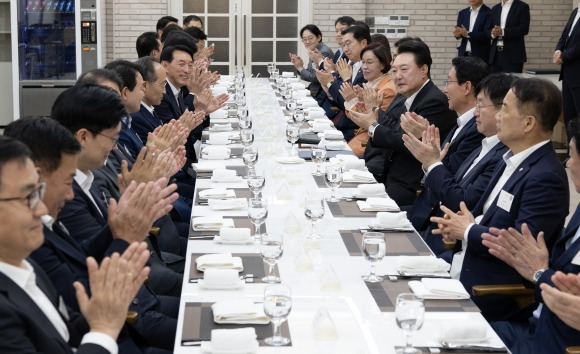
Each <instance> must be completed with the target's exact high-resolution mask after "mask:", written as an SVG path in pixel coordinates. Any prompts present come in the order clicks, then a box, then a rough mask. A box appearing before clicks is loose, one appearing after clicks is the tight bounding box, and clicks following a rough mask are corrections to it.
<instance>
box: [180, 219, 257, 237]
mask: <svg viewBox="0 0 580 354" xmlns="http://www.w3.org/2000/svg"><path fill="white" fill-rule="evenodd" d="M225 218H226V219H233V220H234V227H236V228H240V227H246V228H248V229H250V230H252V234H253V233H254V224H252V222H251V221H250V219H249V218H248V217H247V216H225ZM260 231H261V232H262V233H266V232H268V230H267V229H266V223H263V224H262V225H261V226H260ZM218 234H219V231H209V230H201V231H193V229H192V228H191V227H190V228H189V236H193V237H195V236H198V237H199V236H207V237H208V238H213V236H215V235H218ZM203 239H204V238H200V239H199V240H203ZM189 240H190V241H192V239H189ZM193 240H196V239H193ZM205 240H206V241H207V238H205Z"/></svg>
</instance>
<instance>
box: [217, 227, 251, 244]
mask: <svg viewBox="0 0 580 354" xmlns="http://www.w3.org/2000/svg"><path fill="white" fill-rule="evenodd" d="M250 237H251V236H250V229H249V228H247V227H240V228H231V227H222V228H221V229H220V239H221V240H222V241H229V242H235V241H247V240H249V239H250Z"/></svg>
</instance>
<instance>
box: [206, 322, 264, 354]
mask: <svg viewBox="0 0 580 354" xmlns="http://www.w3.org/2000/svg"><path fill="white" fill-rule="evenodd" d="M256 338H257V336H256V329H255V328H254V327H246V328H233V329H212V331H211V341H209V342H201V351H202V352H203V353H212V354H224V353H255V352H257V351H258V348H259V346H260V344H259V343H258V340H257V339H256Z"/></svg>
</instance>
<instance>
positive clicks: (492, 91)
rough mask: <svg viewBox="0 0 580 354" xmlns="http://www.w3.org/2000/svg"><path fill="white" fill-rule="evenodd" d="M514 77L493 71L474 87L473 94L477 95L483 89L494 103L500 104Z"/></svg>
mask: <svg viewBox="0 0 580 354" xmlns="http://www.w3.org/2000/svg"><path fill="white" fill-rule="evenodd" d="M514 79H515V76H512V75H509V74H505V73H495V74H491V75H489V76H486V77H484V78H483V79H482V80H481V81H480V82H479V84H478V85H477V86H476V87H475V95H476V96H477V95H479V93H480V92H482V91H483V93H484V94H485V95H486V96H487V97H489V100H490V101H491V102H492V103H493V104H494V105H500V104H502V103H503V99H504V97H505V95H506V94H507V93H508V91H509V90H510V88H511V87H512V84H513V82H514Z"/></svg>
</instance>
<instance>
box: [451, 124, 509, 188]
mask: <svg viewBox="0 0 580 354" xmlns="http://www.w3.org/2000/svg"><path fill="white" fill-rule="evenodd" d="M498 143H499V138H498V137H497V134H496V135H492V136H490V137H488V138H485V139H483V140H482V141H481V152H480V153H479V155H478V156H477V157H476V158H475V160H473V162H472V163H471V166H469V168H468V169H467V171H465V174H464V175H463V176H457V177H458V178H459V177H461V179H463V177H465V176H467V174H468V173H469V171H471V170H472V169H473V167H474V166H475V165H477V164H478V163H479V161H481V159H483V158H484V157H485V155H487V154H488V153H489V152H490V151H491V149H493V148H494V147H495V146H496V145H497V144H498Z"/></svg>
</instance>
